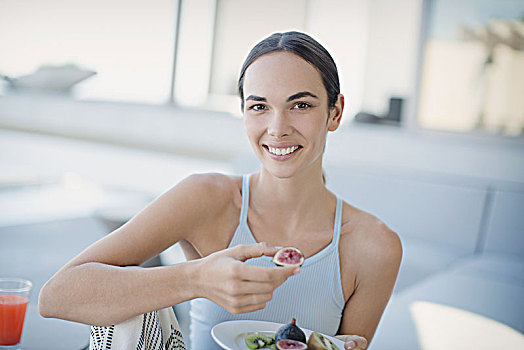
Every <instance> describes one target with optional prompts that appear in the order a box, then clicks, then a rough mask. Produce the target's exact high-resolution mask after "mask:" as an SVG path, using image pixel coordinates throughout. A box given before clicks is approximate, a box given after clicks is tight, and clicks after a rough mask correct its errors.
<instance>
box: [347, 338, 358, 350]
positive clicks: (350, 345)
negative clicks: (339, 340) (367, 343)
mask: <svg viewBox="0 0 524 350" xmlns="http://www.w3.org/2000/svg"><path fill="white" fill-rule="evenodd" d="M356 345H357V344H356V343H355V342H354V341H353V340H350V341H348V342H346V344H344V347H345V348H346V350H350V349H354V348H355V346H356Z"/></svg>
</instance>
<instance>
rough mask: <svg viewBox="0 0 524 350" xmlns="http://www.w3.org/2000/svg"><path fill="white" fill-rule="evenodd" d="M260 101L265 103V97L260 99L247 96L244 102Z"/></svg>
mask: <svg viewBox="0 0 524 350" xmlns="http://www.w3.org/2000/svg"><path fill="white" fill-rule="evenodd" d="M249 100H251V101H262V102H267V100H266V98H265V97H260V96H255V95H249V96H248V97H247V98H246V101H249Z"/></svg>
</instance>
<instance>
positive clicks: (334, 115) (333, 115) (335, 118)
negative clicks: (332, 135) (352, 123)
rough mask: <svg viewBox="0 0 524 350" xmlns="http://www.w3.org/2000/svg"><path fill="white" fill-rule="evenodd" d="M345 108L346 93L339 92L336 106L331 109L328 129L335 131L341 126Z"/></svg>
mask: <svg viewBox="0 0 524 350" xmlns="http://www.w3.org/2000/svg"><path fill="white" fill-rule="evenodd" d="M343 110H344V95H342V94H338V97H337V102H335V106H334V107H333V108H331V109H330V110H329V119H328V130H329V131H335V130H337V129H338V127H339V126H340V121H341V119H342V111H343Z"/></svg>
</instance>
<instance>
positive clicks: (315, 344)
mask: <svg viewBox="0 0 524 350" xmlns="http://www.w3.org/2000/svg"><path fill="white" fill-rule="evenodd" d="M211 336H212V337H213V339H214V340H215V342H216V343H217V344H218V345H219V346H220V347H221V348H222V349H225V350H250V349H274V350H275V349H308V350H311V349H313V350H315V349H319V350H323V349H328V350H344V342H342V341H341V340H338V339H336V338H334V337H330V336H328V335H325V334H322V333H318V332H313V331H311V330H309V329H306V328H302V327H298V326H297V325H296V324H295V320H294V319H293V320H292V321H291V322H290V323H288V324H283V323H275V322H266V321H247V320H245V321H244V320H242V321H226V322H222V323H219V324H217V325H216V326H214V327H213V329H212V330H211ZM277 345H278V346H279V347H277Z"/></svg>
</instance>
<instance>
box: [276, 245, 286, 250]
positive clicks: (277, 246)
mask: <svg viewBox="0 0 524 350" xmlns="http://www.w3.org/2000/svg"><path fill="white" fill-rule="evenodd" d="M275 248H276V249H282V248H284V247H281V246H279V245H276V246H275Z"/></svg>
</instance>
